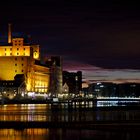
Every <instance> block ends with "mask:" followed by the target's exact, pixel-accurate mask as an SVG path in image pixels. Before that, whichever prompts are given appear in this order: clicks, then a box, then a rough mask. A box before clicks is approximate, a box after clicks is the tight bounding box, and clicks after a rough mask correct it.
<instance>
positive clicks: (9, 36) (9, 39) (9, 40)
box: [8, 23, 12, 43]
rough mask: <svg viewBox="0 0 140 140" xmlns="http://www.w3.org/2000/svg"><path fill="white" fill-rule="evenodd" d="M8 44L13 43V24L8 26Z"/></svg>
mask: <svg viewBox="0 0 140 140" xmlns="http://www.w3.org/2000/svg"><path fill="white" fill-rule="evenodd" d="M8 43H12V33H11V24H10V23H9V24H8Z"/></svg>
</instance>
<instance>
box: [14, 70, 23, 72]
mask: <svg viewBox="0 0 140 140" xmlns="http://www.w3.org/2000/svg"><path fill="white" fill-rule="evenodd" d="M15 72H17V70H15ZM21 72H24V70H21Z"/></svg>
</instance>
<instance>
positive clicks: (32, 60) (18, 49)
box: [0, 25, 50, 94]
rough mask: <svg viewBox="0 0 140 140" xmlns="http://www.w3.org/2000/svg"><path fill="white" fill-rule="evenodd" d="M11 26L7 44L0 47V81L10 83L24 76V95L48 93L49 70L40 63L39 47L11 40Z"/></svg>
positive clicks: (22, 41) (22, 40)
mask: <svg viewBox="0 0 140 140" xmlns="http://www.w3.org/2000/svg"><path fill="white" fill-rule="evenodd" d="M10 26H11V25H9V30H8V43H7V44H6V45H0V81H4V83H5V81H12V80H14V78H15V76H16V75H24V79H25V80H24V83H25V91H26V93H27V94H28V93H30V92H35V93H48V91H49V86H50V68H49V67H47V65H42V64H41V63H40V50H39V49H40V48H39V45H32V44H25V42H24V38H12V33H11V27H10Z"/></svg>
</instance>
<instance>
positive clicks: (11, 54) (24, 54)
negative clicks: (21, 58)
mask: <svg viewBox="0 0 140 140" xmlns="http://www.w3.org/2000/svg"><path fill="white" fill-rule="evenodd" d="M6 55H7V53H5V56H6ZM10 55H12V53H10ZM17 55H19V53H17ZM23 55H25V53H23Z"/></svg>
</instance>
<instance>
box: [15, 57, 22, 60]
mask: <svg viewBox="0 0 140 140" xmlns="http://www.w3.org/2000/svg"><path fill="white" fill-rule="evenodd" d="M15 60H17V57H16V58H15ZM21 60H24V58H23V57H22V58H21Z"/></svg>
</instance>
